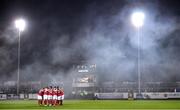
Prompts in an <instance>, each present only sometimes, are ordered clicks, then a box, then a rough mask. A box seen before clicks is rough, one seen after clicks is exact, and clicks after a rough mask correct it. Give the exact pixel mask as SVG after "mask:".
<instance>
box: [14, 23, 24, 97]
mask: <svg viewBox="0 0 180 110" xmlns="http://www.w3.org/2000/svg"><path fill="white" fill-rule="evenodd" d="M25 26H26V23H25V21H24V20H23V19H17V20H15V27H16V28H17V29H18V33H19V34H18V72H17V95H19V74H20V71H19V68H20V57H21V52H20V51H21V48H20V47H21V32H22V31H24V29H25Z"/></svg>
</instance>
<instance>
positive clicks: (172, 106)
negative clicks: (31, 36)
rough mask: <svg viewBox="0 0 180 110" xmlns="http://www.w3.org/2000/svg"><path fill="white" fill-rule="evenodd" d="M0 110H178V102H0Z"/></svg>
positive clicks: (179, 101) (179, 109)
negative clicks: (43, 104) (53, 103)
mask: <svg viewBox="0 0 180 110" xmlns="http://www.w3.org/2000/svg"><path fill="white" fill-rule="evenodd" d="M0 109H8V110H10V109H13V110H15V109H16V110H19V109H21V110H22V109H23V110H24V109H29V110H39V109H64V110H71V109H73V110H83V109H86V110H88V109H89V110H100V109H101V110H104V109H107V110H113V109H116V110H118V109H123V110H132V109H135V110H154V109H155V110H164V109H166V110H180V100H65V101H64V105H63V106H56V107H45V106H39V105H37V101H36V100H4V101H0Z"/></svg>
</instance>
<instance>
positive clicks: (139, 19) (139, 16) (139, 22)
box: [131, 11, 145, 94]
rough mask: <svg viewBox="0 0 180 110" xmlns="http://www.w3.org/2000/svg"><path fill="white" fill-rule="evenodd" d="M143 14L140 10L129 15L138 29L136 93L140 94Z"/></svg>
mask: <svg viewBox="0 0 180 110" xmlns="http://www.w3.org/2000/svg"><path fill="white" fill-rule="evenodd" d="M144 19H145V14H144V13H143V12H141V11H138V12H134V13H133V14H132V15H131V22H132V24H133V25H134V26H135V27H136V28H137V29H138V30H137V33H138V93H139V94H141V69H140V37H141V36H140V28H141V27H142V26H143V24H144Z"/></svg>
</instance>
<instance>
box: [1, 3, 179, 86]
mask: <svg viewBox="0 0 180 110" xmlns="http://www.w3.org/2000/svg"><path fill="white" fill-rule="evenodd" d="M137 4H138V5H137ZM66 5H67V4H66ZM76 5H77V4H76ZM81 5H82V6H80V7H81V8H78V9H75V10H73V9H69V8H65V10H66V11H67V13H63V12H62V11H59V13H58V12H54V10H56V9H59V10H60V9H61V8H58V6H56V5H55V7H53V6H51V5H50V6H49V5H48V2H45V3H43V4H42V5H41V6H40V7H39V11H37V13H38V14H39V15H38V14H35V17H31V18H29V20H30V22H28V21H27V22H28V25H27V30H26V31H24V32H22V36H21V66H20V80H21V81H28V80H29V81H45V82H47V85H56V84H59V83H62V84H63V85H64V84H67V85H68V86H71V83H72V79H73V76H74V75H75V72H74V69H73V65H76V64H86V63H87V64H96V65H97V68H96V72H95V74H96V75H97V76H98V78H99V79H98V80H99V81H109V80H114V81H137V59H138V57H137V52H138V43H137V42H138V39H137V38H138V33H137V29H136V28H135V27H134V26H133V25H132V24H131V21H130V16H131V13H132V12H133V11H134V10H138V9H142V10H143V11H144V13H145V14H146V17H145V22H144V26H143V27H142V28H141V29H140V34H139V35H140V36H139V37H140V69H141V74H142V76H141V79H142V81H173V82H174V81H180V75H179V71H180V68H179V66H178V65H180V64H179V60H180V57H179V55H180V53H179V49H180V48H179V43H180V39H179V38H178V36H179V34H180V30H179V21H178V17H176V16H175V15H173V14H168V13H167V14H165V13H162V12H163V11H164V8H162V6H160V3H159V2H155V1H153V2H152V3H150V2H148V1H146V2H145V1H143V2H142V3H141V4H139V3H137V2H136V0H134V1H129V0H126V1H121V2H118V0H117V1H116V0H114V1H113V2H111V1H105V2H103V3H102V2H88V3H86V4H81ZM47 6H48V7H49V8H50V9H49V10H50V11H49V13H51V14H50V15H49V16H47V14H46V11H45V12H43V11H42V10H45V9H46V8H47ZM67 6H68V5H67ZM45 7H46V8H45ZM64 7H66V6H64ZM166 11H167V10H165V12H166ZM53 12H54V13H53ZM167 12H168V11H167ZM74 13H75V14H74ZM57 14H58V15H57ZM71 14H72V15H71ZM61 15H62V16H61ZM31 16H33V14H31ZM40 16H43V18H42V19H38V20H37V21H36V20H35V18H40ZM26 18H27V17H26ZM38 22H39V23H38ZM36 23H37V24H36ZM0 40H1V41H0V52H1V55H0V58H1V60H0V65H1V68H0V73H1V77H0V79H1V81H7V80H16V78H17V77H16V75H17V45H18V40H17V31H16V29H15V28H13V26H12V24H9V26H7V27H6V28H5V29H3V30H2V31H1V32H0Z"/></svg>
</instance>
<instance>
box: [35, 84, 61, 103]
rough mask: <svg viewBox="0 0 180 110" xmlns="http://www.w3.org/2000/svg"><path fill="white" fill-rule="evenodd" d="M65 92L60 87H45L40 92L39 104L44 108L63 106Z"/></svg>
mask: <svg viewBox="0 0 180 110" xmlns="http://www.w3.org/2000/svg"><path fill="white" fill-rule="evenodd" d="M63 100H64V91H63V89H62V88H59V87H52V86H50V87H45V88H42V89H40V90H39V92H38V104H39V105H44V106H57V105H63Z"/></svg>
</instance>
